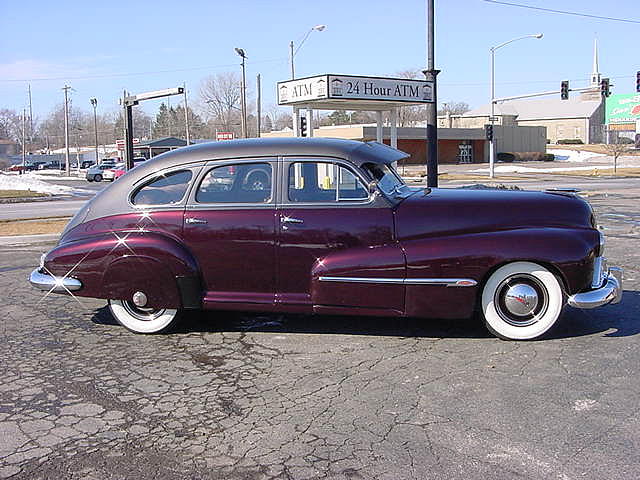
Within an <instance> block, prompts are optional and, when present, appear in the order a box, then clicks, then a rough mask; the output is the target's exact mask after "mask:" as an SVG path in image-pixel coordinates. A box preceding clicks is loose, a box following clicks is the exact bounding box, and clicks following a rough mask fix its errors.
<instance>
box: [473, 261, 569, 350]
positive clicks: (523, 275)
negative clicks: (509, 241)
mask: <svg viewBox="0 0 640 480" xmlns="http://www.w3.org/2000/svg"><path fill="white" fill-rule="evenodd" d="M563 306H564V294H563V290H562V286H561V285H560V282H559V281H558V279H557V278H556V276H555V275H554V274H553V273H551V272H550V271H549V270H547V269H546V268H544V267H542V266H540V265H537V264H535V263H531V262H513V263H509V264H507V265H503V266H502V267H500V268H498V269H497V270H496V271H495V272H493V274H492V275H491V276H490V277H489V279H488V280H487V283H486V284H485V286H484V288H483V290H482V299H481V307H482V313H483V315H484V320H485V324H486V326H487V328H488V329H489V331H490V332H491V333H493V334H494V335H496V336H497V337H499V338H502V339H504V340H533V339H536V338H539V337H541V336H542V335H544V334H545V333H547V332H548V331H549V330H550V329H551V328H552V327H553V326H554V325H555V323H556V321H557V320H558V318H560V314H561V313H562V307H563Z"/></svg>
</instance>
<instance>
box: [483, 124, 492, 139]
mask: <svg viewBox="0 0 640 480" xmlns="http://www.w3.org/2000/svg"><path fill="white" fill-rule="evenodd" d="M484 134H485V136H486V137H487V140H489V141H491V140H493V125H491V124H488V125H485V126H484Z"/></svg>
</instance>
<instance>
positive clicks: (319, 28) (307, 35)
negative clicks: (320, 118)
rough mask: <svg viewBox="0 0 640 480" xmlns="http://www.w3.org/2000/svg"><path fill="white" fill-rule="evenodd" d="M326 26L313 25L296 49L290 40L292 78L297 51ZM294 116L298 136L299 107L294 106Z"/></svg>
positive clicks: (293, 76) (295, 130) (292, 78)
mask: <svg viewBox="0 0 640 480" xmlns="http://www.w3.org/2000/svg"><path fill="white" fill-rule="evenodd" d="M325 28H327V26H326V25H316V26H315V27H311V28H310V29H309V30H308V31H307V33H305V35H304V37H303V38H302V41H300V43H299V44H298V48H296V49H295V50H294V48H293V47H294V44H293V40H291V42H289V59H290V60H291V80H295V78H296V73H295V67H294V62H293V59H294V57H295V56H296V53H297V52H298V50H300V48H302V45H303V44H304V42H305V41H306V40H307V38H309V35H311V32H313V31H314V30H315V31H317V32H321V31H323V30H324V29H325ZM292 118H293V135H294V136H295V137H297V136H298V135H299V131H300V129H299V128H298V121H299V119H298V107H292ZM310 128H311V130H312V131H313V126H311V127H310Z"/></svg>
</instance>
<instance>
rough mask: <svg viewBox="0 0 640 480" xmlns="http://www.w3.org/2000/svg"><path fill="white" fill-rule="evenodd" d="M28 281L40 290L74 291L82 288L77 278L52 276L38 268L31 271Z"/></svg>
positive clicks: (54, 291) (55, 291)
mask: <svg viewBox="0 0 640 480" xmlns="http://www.w3.org/2000/svg"><path fill="white" fill-rule="evenodd" d="M29 282H31V285H33V286H34V287H36V288H38V289H40V290H44V291H47V292H49V291H50V292H53V293H66V292H75V291H76V290H80V289H81V288H82V283H81V282H80V280H78V279H77V278H71V277H54V276H53V275H49V274H48V273H42V272H41V271H40V269H39V268H36V269H35V270H34V271H33V272H31V275H29Z"/></svg>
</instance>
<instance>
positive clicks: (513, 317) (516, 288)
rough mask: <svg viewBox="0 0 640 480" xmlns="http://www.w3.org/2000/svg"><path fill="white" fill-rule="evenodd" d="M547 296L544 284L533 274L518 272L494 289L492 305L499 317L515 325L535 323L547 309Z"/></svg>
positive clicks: (523, 325) (522, 325)
mask: <svg viewBox="0 0 640 480" xmlns="http://www.w3.org/2000/svg"><path fill="white" fill-rule="evenodd" d="M548 304H549V296H548V293H547V289H546V287H545V286H544V284H543V283H542V282H541V281H540V280H539V279H538V278H536V277H534V276H533V275H528V274H518V275H514V276H511V277H509V278H507V279H506V280H504V281H503V282H502V283H501V284H500V285H498V288H497V289H496V293H495V297H494V305H495V307H496V311H497V312H498V315H500V318H502V319H503V320H504V321H505V322H507V323H508V324H510V325H513V326H516V327H527V326H529V325H533V324H534V323H536V322H537V321H538V320H539V319H540V318H541V317H542V316H543V315H544V314H545V312H546V311H547V307H548Z"/></svg>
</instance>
